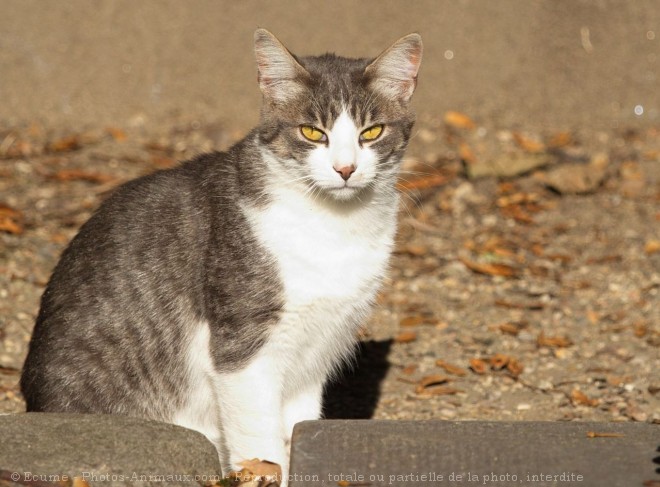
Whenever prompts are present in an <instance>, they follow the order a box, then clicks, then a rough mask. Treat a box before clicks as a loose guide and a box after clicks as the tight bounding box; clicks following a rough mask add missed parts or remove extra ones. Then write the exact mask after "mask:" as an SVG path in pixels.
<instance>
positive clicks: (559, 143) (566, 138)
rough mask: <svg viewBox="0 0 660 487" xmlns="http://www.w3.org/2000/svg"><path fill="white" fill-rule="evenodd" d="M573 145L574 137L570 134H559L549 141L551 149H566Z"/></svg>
mask: <svg viewBox="0 0 660 487" xmlns="http://www.w3.org/2000/svg"><path fill="white" fill-rule="evenodd" d="M572 143H573V136H572V135H571V133H570V132H559V133H557V134H555V135H553V136H552V137H550V140H548V145H549V146H550V147H566V146H567V145H570V144H572Z"/></svg>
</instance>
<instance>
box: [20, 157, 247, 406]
mask: <svg viewBox="0 0 660 487" xmlns="http://www.w3.org/2000/svg"><path fill="white" fill-rule="evenodd" d="M237 185H238V174H237V168H236V165H235V164H233V161H232V157H231V155H230V154H228V153H219V152H216V153H211V154H206V155H203V156H200V157H198V158H196V159H194V160H191V161H189V162H186V163H183V164H182V165H181V166H179V167H177V168H173V169H170V170H165V171H159V172H156V173H153V174H151V175H148V176H145V177H142V178H139V179H136V180H134V181H131V182H129V183H127V184H125V185H123V186H122V187H120V188H118V189H117V190H116V191H115V192H114V193H113V194H112V195H111V196H110V197H109V198H108V199H107V200H106V201H105V202H104V203H103V204H102V205H101V206H100V207H99V209H98V210H97V211H96V213H95V214H94V215H93V216H92V217H91V218H90V220H89V221H88V222H87V223H85V225H83V227H82V228H81V230H80V232H79V233H78V235H77V236H76V237H75V238H74V239H73V240H72V242H71V243H70V244H69V246H68V247H67V249H66V250H65V251H64V253H63V255H62V257H61V259H60V261H59V263H58V265H57V267H56V268H55V270H54V272H53V275H52V277H51V279H50V281H49V283H48V286H47V288H46V290H45V292H44V295H43V297H42V301H41V308H40V311H39V315H38V317H37V321H36V324H35V329H34V332H33V336H32V341H31V344H30V351H29V354H28V357H27V359H26V362H25V367H24V373H23V377H22V381H21V386H22V391H23V393H24V395H25V397H26V401H27V403H28V410H59V411H66V410H76V411H87V412H109V413H113V412H128V411H133V413H135V405H141V406H140V407H146V406H145V405H146V404H148V401H145V400H144V398H141V399H138V398H136V397H130V396H131V395H135V394H139V393H138V392H136V391H140V390H142V391H143V392H144V394H145V395H149V394H151V395H154V396H155V394H154V393H155V392H156V391H159V390H160V391H168V390H169V391H171V393H172V396H171V397H170V399H172V398H174V399H176V397H175V396H176V390H177V387H178V386H177V381H178V382H180V381H181V380H182V379H183V378H182V377H181V376H180V374H181V372H180V371H179V370H180V369H183V363H180V362H181V361H180V359H179V358H178V357H179V356H180V354H177V353H176V352H177V347H181V346H183V345H182V344H184V343H185V342H186V338H187V335H188V333H189V330H187V329H186V327H187V326H190V327H193V326H194V324H195V323H196V322H197V321H198V320H199V319H201V317H200V315H202V314H203V309H204V301H205V299H204V292H205V290H204V280H203V279H202V278H201V276H203V273H204V268H205V259H206V258H208V254H209V253H208V245H209V239H210V238H211V237H210V235H211V233H212V232H213V231H214V227H217V226H226V225H230V224H231V222H232V220H234V219H235V214H237V213H238V212H239V209H238V195H239V191H238V190H237ZM219 206H221V207H222V208H223V211H222V212H218V207H219ZM215 252H216V254H217V253H218V252H222V249H216V250H215ZM164 351H169V352H171V353H170V354H169V356H168V355H166V354H165V353H163V352H164ZM122 389H123V390H125V391H132V392H130V393H128V392H127V393H126V397H119V398H118V397H117V395H116V392H117V391H119V390H122ZM60 390H70V391H76V390H77V391H84V390H93V391H95V392H97V393H98V392H101V394H90V395H89V398H88V399H86V398H85V397H84V395H83V396H81V397H79V398H78V399H77V400H76V401H73V400H72V399H71V397H70V395H69V396H68V397H67V396H66V395H63V396H62V397H64V398H66V402H62V401H61V400H60V399H59V398H58V391H60ZM103 393H107V397H104V394H103ZM161 395H165V396H166V394H161ZM110 397H113V400H112V401H110V400H108V402H107V404H105V403H103V401H104V399H106V400H107V399H109V398H110ZM172 403H173V404H172V407H176V400H173V401H172ZM156 409H159V410H160V411H161V414H162V411H163V410H164V409H167V408H164V407H162V405H161V406H157V405H154V410H156ZM122 410H123V411H122ZM143 413H144V414H146V415H148V416H154V414H149V413H148V412H147V411H144V412H143Z"/></svg>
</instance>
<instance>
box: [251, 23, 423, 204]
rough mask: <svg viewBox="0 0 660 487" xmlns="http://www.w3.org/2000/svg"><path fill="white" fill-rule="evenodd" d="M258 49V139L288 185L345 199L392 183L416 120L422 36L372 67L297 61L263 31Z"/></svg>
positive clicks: (332, 60)
mask: <svg viewBox="0 0 660 487" xmlns="http://www.w3.org/2000/svg"><path fill="white" fill-rule="evenodd" d="M255 50H256V54H257V66H258V70H259V85H260V87H261V89H262V92H263V93H264V104H263V108H262V123H261V126H260V128H259V135H260V139H261V142H262V143H263V144H265V145H266V146H267V147H268V148H269V149H270V151H271V152H272V153H273V154H275V156H276V159H277V161H278V164H280V165H281V167H280V168H278V170H281V175H282V176H283V178H284V179H286V180H287V181H290V182H291V183H292V184H297V185H300V186H301V187H303V188H305V187H306V188H307V190H308V191H309V192H310V194H316V193H323V194H327V195H331V196H332V197H334V198H336V199H339V200H347V199H351V198H353V197H356V196H357V197H359V194H360V193H361V192H362V191H364V190H365V189H367V188H376V189H377V188H379V187H382V186H387V185H390V186H391V185H392V184H394V181H395V179H396V174H397V171H398V162H399V161H400V158H401V156H402V154H403V151H404V150H405V148H406V145H407V143H408V139H409V137H410V131H411V128H412V125H413V122H414V115H413V113H412V111H411V110H410V107H409V101H410V97H411V96H412V93H413V91H414V88H415V84H416V78H417V71H418V69H419V63H420V61H421V51H422V45H421V38H420V37H419V36H418V35H417V34H411V35H409V36H406V37H404V38H402V39H400V40H399V41H397V42H396V43H394V44H393V45H392V46H391V47H390V48H389V49H388V50H386V51H385V52H384V53H383V54H381V55H380V56H379V57H378V58H376V59H375V60H373V61H370V60H367V59H347V58H342V57H338V56H334V55H331V54H326V55H324V56H319V57H307V58H300V59H298V58H295V57H294V56H293V55H292V54H291V53H289V51H287V50H286V48H284V46H282V44H280V42H279V41H278V40H277V39H276V38H275V37H274V36H273V35H272V34H270V33H269V32H268V31H265V30H263V29H260V30H258V31H257V32H256V34H255Z"/></svg>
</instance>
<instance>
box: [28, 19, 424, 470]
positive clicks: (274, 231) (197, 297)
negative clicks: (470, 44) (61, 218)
mask: <svg viewBox="0 0 660 487" xmlns="http://www.w3.org/2000/svg"><path fill="white" fill-rule="evenodd" d="M255 50H256V58H257V67H258V80H259V86H260V88H261V91H262V92H263V108H262V113H261V123H260V125H259V126H258V127H257V128H255V129H254V130H253V131H252V132H250V133H249V134H248V135H247V136H246V137H245V139H243V140H242V141H240V142H239V143H237V144H236V145H235V146H233V147H232V148H231V149H230V150H229V151H227V152H226V153H212V154H207V155H203V156H200V157H198V158H197V159H195V160H192V161H189V162H186V163H184V164H182V165H181V166H180V167H177V168H175V169H171V170H167V171H161V172H157V173H155V174H152V175H150V176H146V177H143V178H140V179H137V180H135V181H132V182H130V183H128V184H126V185H124V186H123V187H121V188H120V189H118V190H117V191H116V192H115V193H114V194H113V196H112V197H110V198H109V199H108V200H107V201H106V202H105V203H103V205H102V206H101V207H100V208H99V210H98V211H97V212H96V214H95V215H94V216H93V217H92V218H91V219H90V220H89V221H88V222H87V223H86V224H85V225H84V226H83V227H82V229H81V230H80V233H79V234H78V235H77V236H76V237H75V238H74V239H73V241H72V242H71V244H70V245H69V247H68V248H67V249H66V251H65V252H64V254H63V255H62V258H61V260H60V262H59V264H58V265H57V267H56V269H55V271H54V273H53V276H52V278H51V280H50V282H49V284H48V287H47V288H46V291H45V292H44V295H43V298H42V302H41V310H40V312H39V316H38V318H37V322H36V326H35V329H34V334H33V336H32V341H31V343H30V351H29V354H28V357H27V360H26V363H25V368H24V371H23V376H22V379H21V387H22V391H23V394H24V396H25V399H26V401H27V408H28V410H29V411H60V412H80V413H110V414H125V415H131V416H137V417H144V418H150V419H155V420H160V421H165V422H170V423H175V424H178V425H182V426H185V427H188V428H192V429H195V430H198V431H200V432H202V433H203V434H204V435H206V436H207V437H208V438H209V439H210V440H211V441H212V442H213V443H214V444H215V445H216V446H217V448H218V451H219V454H220V457H221V461H222V462H223V468H225V469H226V470H229V469H232V468H236V467H238V465H239V463H240V462H241V461H244V460H246V459H252V458H260V459H264V460H270V461H273V462H276V463H279V464H281V465H282V466H283V468H284V471H285V472H286V468H287V464H288V444H289V441H290V438H291V432H292V429H293V426H294V424H296V423H297V422H299V421H302V420H307V419H317V418H319V417H320V416H321V413H322V411H321V408H322V404H321V400H322V392H323V388H324V384H325V382H326V380H327V379H328V377H329V376H330V375H331V374H332V373H333V372H334V371H336V370H337V368H338V367H339V366H340V365H341V363H342V361H344V360H345V359H346V358H348V357H349V356H350V354H351V353H352V351H353V350H354V348H355V342H356V332H357V329H358V327H359V326H360V324H361V323H362V322H363V320H364V319H365V317H366V316H367V314H368V312H369V309H370V307H371V305H372V303H373V301H374V297H375V295H376V292H377V290H378V288H379V286H380V284H381V280H382V278H383V275H384V273H385V271H386V267H387V263H388V258H389V255H390V252H391V249H392V244H393V238H394V233H395V228H396V215H397V207H398V195H397V192H396V190H395V181H396V179H397V174H398V171H399V163H400V160H401V157H402V155H403V152H404V150H405V148H406V145H407V143H408V139H409V137H410V133H411V128H412V126H413V122H414V115H413V113H412V111H411V109H410V106H409V101H410V98H411V96H412V94H413V91H414V89H415V85H416V79H417V72H418V69H419V65H420V61H421V55H422V42H421V38H420V36H419V35H417V34H410V35H408V36H405V37H403V38H401V39H400V40H399V41H397V42H395V43H394V44H393V45H392V46H391V47H390V48H389V49H387V50H386V51H384V52H383V53H382V54H381V55H380V56H379V57H377V58H376V59H375V60H369V59H347V58H343V57H338V56H335V55H332V54H325V55H323V56H319V57H302V58H298V57H296V56H294V55H293V54H291V53H290V52H289V51H288V50H287V49H286V48H285V47H284V46H283V45H282V44H281V43H280V42H279V41H278V40H277V39H276V38H275V37H274V36H273V35H272V34H270V33H269V32H268V31H266V30H263V29H260V30H257V31H256V33H255Z"/></svg>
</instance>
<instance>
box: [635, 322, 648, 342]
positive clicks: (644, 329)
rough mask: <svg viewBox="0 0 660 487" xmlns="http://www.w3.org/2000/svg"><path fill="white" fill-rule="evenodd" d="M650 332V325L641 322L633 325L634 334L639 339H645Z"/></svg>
mask: <svg viewBox="0 0 660 487" xmlns="http://www.w3.org/2000/svg"><path fill="white" fill-rule="evenodd" d="M648 332H649V328H648V325H647V324H646V323H645V322H643V321H640V322H638V323H635V324H633V333H634V335H635V336H636V337H637V338H644V337H645V336H646V335H647V334H648Z"/></svg>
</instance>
